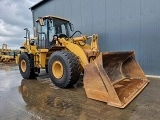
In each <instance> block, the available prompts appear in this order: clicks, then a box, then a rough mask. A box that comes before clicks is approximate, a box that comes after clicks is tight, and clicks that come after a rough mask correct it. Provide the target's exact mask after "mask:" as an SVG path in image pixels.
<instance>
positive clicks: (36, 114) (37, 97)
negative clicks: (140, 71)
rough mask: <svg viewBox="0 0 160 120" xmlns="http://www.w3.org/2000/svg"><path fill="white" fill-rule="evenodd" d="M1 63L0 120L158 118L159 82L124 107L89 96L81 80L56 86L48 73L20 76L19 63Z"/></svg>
mask: <svg viewBox="0 0 160 120" xmlns="http://www.w3.org/2000/svg"><path fill="white" fill-rule="evenodd" d="M7 67H9V69H8V68H7V69H6V66H4V65H3V66H1V65H0V119H2V120H135V119H136V120H142V119H145V120H150V119H157V120H158V119H160V114H159V113H160V101H159V99H160V92H159V86H160V82H159V80H157V79H150V80H151V83H150V84H149V85H148V86H147V87H146V89H144V91H142V93H141V94H140V95H139V96H138V97H136V98H135V99H134V100H133V101H132V102H131V103H130V104H129V105H128V106H127V107H126V108H125V109H119V108H115V107H111V106H108V105H107V104H106V103H103V102H99V101H96V100H92V99H88V98H87V96H86V94H85V91H84V88H83V83H82V81H81V80H79V81H78V83H77V84H76V85H75V86H74V87H72V88H69V89H61V88H58V87H56V86H55V85H54V84H53V83H52V82H51V80H50V78H49V77H48V75H47V74H45V73H44V72H43V71H42V74H41V75H39V77H37V79H33V80H27V79H23V78H22V77H21V75H20V73H19V70H18V66H10V65H9V66H8V65H7Z"/></svg>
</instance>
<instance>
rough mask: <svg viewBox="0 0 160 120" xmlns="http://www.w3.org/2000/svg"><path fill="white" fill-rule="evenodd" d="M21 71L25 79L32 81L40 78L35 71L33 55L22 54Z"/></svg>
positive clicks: (20, 60)
mask: <svg viewBox="0 0 160 120" xmlns="http://www.w3.org/2000/svg"><path fill="white" fill-rule="evenodd" d="M19 70H20V73H21V75H22V77H23V78H25V79H32V78H35V77H37V76H38V74H36V73H35V71H34V58H33V55H28V54H27V53H21V55H20V58H19Z"/></svg>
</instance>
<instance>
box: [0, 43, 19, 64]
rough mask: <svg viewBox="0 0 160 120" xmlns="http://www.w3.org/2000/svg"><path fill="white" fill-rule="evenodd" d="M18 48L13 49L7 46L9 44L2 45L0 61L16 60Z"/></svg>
mask: <svg viewBox="0 0 160 120" xmlns="http://www.w3.org/2000/svg"><path fill="white" fill-rule="evenodd" d="M18 52H19V51H18V50H11V49H8V48H7V44H3V45H2V50H1V53H0V62H12V61H15V58H16V55H17V54H18Z"/></svg>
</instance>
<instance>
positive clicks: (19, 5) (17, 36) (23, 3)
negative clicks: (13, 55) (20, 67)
mask: <svg viewBox="0 0 160 120" xmlns="http://www.w3.org/2000/svg"><path fill="white" fill-rule="evenodd" d="M39 1H41V0H0V48H1V47H2V44H3V43H6V44H8V48H9V49H19V47H20V45H21V44H22V43H23V41H24V36H25V31H24V30H23V29H24V28H26V27H27V28H28V29H29V30H30V31H31V33H33V23H32V13H31V10H30V9H29V8H30V7H31V6H33V5H35V4H36V3H37V2H39ZM31 37H33V36H31Z"/></svg>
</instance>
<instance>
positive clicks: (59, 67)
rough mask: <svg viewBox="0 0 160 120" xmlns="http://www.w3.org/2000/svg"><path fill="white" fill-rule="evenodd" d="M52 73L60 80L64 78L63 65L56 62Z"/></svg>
mask: <svg viewBox="0 0 160 120" xmlns="http://www.w3.org/2000/svg"><path fill="white" fill-rule="evenodd" d="M52 73H53V75H54V76H55V77H56V78H58V79H60V78H62V76H63V65H62V63H61V62H59V61H54V62H53V64H52Z"/></svg>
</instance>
